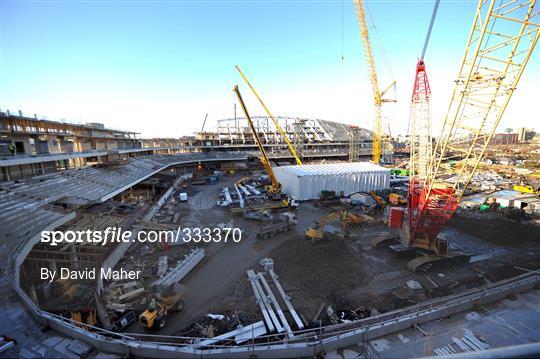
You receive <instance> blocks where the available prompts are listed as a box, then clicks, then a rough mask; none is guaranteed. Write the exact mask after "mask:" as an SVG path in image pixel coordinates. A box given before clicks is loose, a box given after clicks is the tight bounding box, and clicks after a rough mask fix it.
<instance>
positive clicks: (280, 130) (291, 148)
mask: <svg viewBox="0 0 540 359" xmlns="http://www.w3.org/2000/svg"><path fill="white" fill-rule="evenodd" d="M235 68H236V70H238V72H239V73H240V76H242V78H243V79H244V81H245V82H246V84H247V85H248V86H249V88H250V89H251V92H253V94H254V95H255V97H256V98H257V100H259V102H260V104H261V105H262V107H263V108H264V110H265V111H266V113H267V114H268V117H270V119H271V120H272V122H273V123H274V126H276V129H277V130H278V132H279V133H280V134H281V136H282V137H283V141H285V143H286V144H287V147H289V151H291V154H292V155H293V157H294V159H295V161H296V164H297V165H301V164H302V161H301V160H300V157H299V156H298V154H297V153H296V150H295V149H294V146H293V144H292V143H291V141H290V140H289V137H288V136H287V133H286V132H285V131H284V130H283V128H281V126H280V125H279V123H278V122H277V120H276V118H275V117H274V115H272V113H271V112H270V110H269V109H268V107H266V105H265V104H264V102H263V100H262V99H261V97H260V96H259V94H258V93H257V90H255V88H254V87H253V86H252V85H251V82H249V80H248V78H247V77H246V75H245V74H244V72H243V71H242V70H241V69H240V66H238V65H236V66H235Z"/></svg>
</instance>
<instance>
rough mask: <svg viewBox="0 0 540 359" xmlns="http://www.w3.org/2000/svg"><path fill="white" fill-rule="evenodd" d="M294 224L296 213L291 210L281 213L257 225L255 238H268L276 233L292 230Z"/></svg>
mask: <svg viewBox="0 0 540 359" xmlns="http://www.w3.org/2000/svg"><path fill="white" fill-rule="evenodd" d="M296 224H297V221H296V215H295V214H294V213H293V212H284V213H281V214H280V215H279V216H277V218H276V219H274V220H272V221H268V222H266V223H264V224H261V225H259V226H258V227H257V230H256V233H257V238H261V239H268V238H270V237H272V236H274V235H276V234H277V233H280V232H285V231H290V230H292V229H293V228H294V227H295V226H296Z"/></svg>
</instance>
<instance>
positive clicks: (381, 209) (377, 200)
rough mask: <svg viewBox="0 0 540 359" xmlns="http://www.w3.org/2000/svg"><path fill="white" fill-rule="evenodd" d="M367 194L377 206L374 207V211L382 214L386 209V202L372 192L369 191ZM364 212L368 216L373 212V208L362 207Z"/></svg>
mask: <svg viewBox="0 0 540 359" xmlns="http://www.w3.org/2000/svg"><path fill="white" fill-rule="evenodd" d="M368 194H369V196H370V197H371V198H373V200H374V201H375V203H376V204H377V205H376V207H375V211H377V212H379V213H382V212H384V209H385V208H386V202H385V201H384V199H382V197H381V196H379V195H377V194H376V193H375V192H373V191H369V192H368ZM364 211H366V212H367V214H369V213H372V212H373V208H372V207H364Z"/></svg>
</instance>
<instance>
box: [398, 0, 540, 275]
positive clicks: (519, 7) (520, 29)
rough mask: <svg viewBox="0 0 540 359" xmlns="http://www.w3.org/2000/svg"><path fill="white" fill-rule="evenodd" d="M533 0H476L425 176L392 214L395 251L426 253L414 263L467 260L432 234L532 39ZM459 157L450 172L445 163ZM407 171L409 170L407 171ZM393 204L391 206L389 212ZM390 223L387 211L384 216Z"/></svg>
mask: <svg viewBox="0 0 540 359" xmlns="http://www.w3.org/2000/svg"><path fill="white" fill-rule="evenodd" d="M535 5H536V0H502V1H501V0H499V1H495V0H479V2H478V6H477V9H476V14H475V17H474V21H473V26H472V28H471V31H470V34H469V38H468V41H467V46H466V48H465V54H464V56H463V58H462V61H461V66H460V69H459V73H458V77H457V79H456V81H455V86H454V91H453V95H452V98H451V100H450V105H449V107H448V111H447V114H446V116H445V119H444V122H443V126H442V130H441V133H440V135H439V136H438V138H437V142H436V144H435V147H434V150H433V152H432V155H431V158H430V161H429V165H428V167H427V173H426V176H425V180H422V181H415V182H413V183H411V187H410V190H409V194H408V198H407V201H408V204H407V208H406V214H405V216H403V220H402V221H401V223H399V222H400V221H395V222H394V223H397V227H398V231H399V234H400V238H401V244H400V245H397V246H391V248H392V250H393V251H394V253H395V254H397V255H400V254H402V253H403V252H410V251H413V252H416V250H420V252H422V253H424V254H426V255H424V256H420V257H417V258H415V259H413V260H411V261H410V262H409V263H408V264H407V267H408V268H409V269H410V270H412V271H418V270H422V271H425V270H428V269H429V268H431V267H432V266H433V265H434V264H436V263H440V262H446V261H454V260H457V261H468V259H469V256H468V255H467V254H465V253H462V252H458V251H456V252H451V251H449V246H448V243H447V241H446V240H444V239H442V238H438V235H439V233H440V232H441V230H442V229H443V228H444V226H446V224H447V223H448V221H449V220H450V218H451V217H452V215H453V214H454V212H455V211H456V209H457V207H458V204H459V202H460V200H461V198H462V197H463V194H464V193H465V191H466V189H467V187H468V186H469V183H470V182H471V179H472V177H473V175H474V174H475V172H476V169H477V167H478V165H479V163H480V161H481V160H482V158H483V156H484V153H485V152H486V149H487V148H488V146H489V142H490V140H491V138H492V136H493V134H494V132H495V130H496V129H497V126H498V124H499V122H500V121H501V118H502V116H503V114H504V111H505V109H506V107H507V106H508V103H509V101H510V99H511V97H512V95H513V93H514V91H515V89H516V88H517V85H518V83H519V80H520V78H521V76H522V74H523V72H524V70H525V68H526V66H527V63H528V61H529V59H530V57H531V54H532V52H533V50H534V48H535V46H536V44H537V42H538V39H539V35H540V31H539V30H540V24H539V23H538V16H539V13H538V11H535V10H534V7H535ZM456 159H460V161H459V162H458V165H457V167H456V168H454V169H452V172H453V175H452V176H445V175H447V174H448V173H446V172H447V171H448V170H447V169H446V167H445V166H444V165H445V163H447V162H449V161H453V160H456ZM411 177H413V176H411ZM397 213H399V211H391V217H392V216H393V215H394V214H397ZM390 222H391V223H392V218H391V220H390Z"/></svg>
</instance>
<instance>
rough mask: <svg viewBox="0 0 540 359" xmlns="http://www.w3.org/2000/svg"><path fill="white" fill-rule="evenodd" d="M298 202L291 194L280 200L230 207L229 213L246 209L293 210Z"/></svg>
mask: <svg viewBox="0 0 540 359" xmlns="http://www.w3.org/2000/svg"><path fill="white" fill-rule="evenodd" d="M298 206H299V204H298V201H297V200H296V198H294V197H292V196H286V197H285V198H283V199H282V200H280V201H275V202H268V203H263V204H257V205H248V206H245V207H230V209H229V210H230V211H231V213H244V212H246V211H260V210H272V211H276V210H283V209H287V210H291V211H293V210H295V209H296V208H298Z"/></svg>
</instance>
